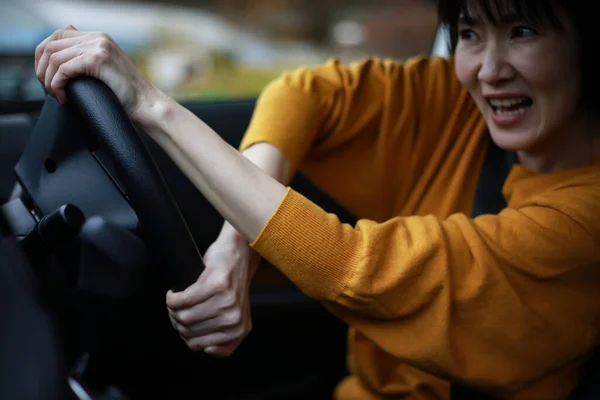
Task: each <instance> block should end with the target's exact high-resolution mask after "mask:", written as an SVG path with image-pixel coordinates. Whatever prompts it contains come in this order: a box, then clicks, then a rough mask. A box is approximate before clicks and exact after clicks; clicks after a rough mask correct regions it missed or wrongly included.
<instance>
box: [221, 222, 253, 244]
mask: <svg viewBox="0 0 600 400" xmlns="http://www.w3.org/2000/svg"><path fill="white" fill-rule="evenodd" d="M217 240H223V241H227V242H230V243H233V244H235V245H242V246H249V243H248V240H246V238H245V237H244V236H243V235H242V234H241V233H240V232H238V230H237V229H235V228H234V227H233V225H231V224H230V223H229V222H227V221H225V223H223V227H222V228H221V232H219V236H218V238H217Z"/></svg>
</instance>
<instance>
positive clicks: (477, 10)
mask: <svg viewBox="0 0 600 400" xmlns="http://www.w3.org/2000/svg"><path fill="white" fill-rule="evenodd" d="M590 4H592V3H590V2H587V1H583V0H438V16H439V19H440V23H441V24H442V25H443V26H445V27H446V28H447V29H448V30H449V34H450V35H449V36H450V43H449V46H450V51H451V52H454V50H455V48H456V43H457V41H458V23H459V18H461V16H466V17H467V18H469V17H474V16H479V17H481V18H483V19H484V20H485V21H487V22H490V23H492V24H500V23H502V22H503V17H504V16H506V15H507V14H509V13H510V14H516V16H517V17H518V18H519V19H520V20H523V21H525V22H528V23H531V24H539V23H550V24H552V25H553V26H554V27H556V28H557V29H562V28H563V26H562V24H561V20H560V18H559V14H560V13H561V11H562V12H564V14H565V15H566V16H567V18H570V19H571V21H573V25H574V27H575V29H576V31H577V35H578V37H579V40H580V49H581V65H582V71H581V79H582V85H581V86H582V88H581V89H582V98H581V100H582V104H583V106H584V107H586V109H587V110H588V111H590V112H593V113H600V100H599V99H598V98H600V96H598V93H599V92H600V79H599V78H598V73H600V64H599V63H597V62H596V61H594V60H595V58H596V57H594V56H595V54H594V53H595V52H596V51H600V35H599V34H598V32H597V29H598V28H597V24H598V23H597V21H596V20H597V14H596V13H595V12H594V11H593V8H592V6H591V5H590Z"/></svg>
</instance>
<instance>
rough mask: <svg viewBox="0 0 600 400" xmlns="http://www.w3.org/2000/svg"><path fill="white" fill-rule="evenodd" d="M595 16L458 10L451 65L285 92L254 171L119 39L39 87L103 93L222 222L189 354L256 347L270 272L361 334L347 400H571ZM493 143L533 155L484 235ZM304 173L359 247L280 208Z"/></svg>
mask: <svg viewBox="0 0 600 400" xmlns="http://www.w3.org/2000/svg"><path fill="white" fill-rule="evenodd" d="M582 4H584V3H583V2H575V1H570V2H567V1H559V0H557V1H550V2H546V1H536V0H529V1H511V0H496V1H494V0H454V1H452V0H447V1H442V2H440V4H439V10H440V16H441V19H442V22H444V23H446V24H447V25H449V28H450V31H451V36H452V38H453V50H454V56H453V58H452V59H451V60H444V59H437V58H436V59H427V58H424V57H417V58H414V59H411V60H409V61H407V62H406V63H399V62H392V61H383V60H379V59H367V60H363V61H361V62H357V63H353V64H351V65H349V66H344V65H341V64H340V63H338V62H336V61H331V62H329V63H327V64H326V65H323V66H320V67H318V68H315V69H306V68H305V69H299V70H297V71H294V72H291V73H286V74H284V75H282V77H281V78H280V79H278V80H276V81H275V82H273V83H272V84H271V85H269V86H268V87H267V88H266V89H265V91H264V92H263V93H262V95H261V97H260V99H259V102H258V105H257V108H256V111H255V114H254V116H253V119H252V123H251V125H250V127H249V129H248V132H247V134H246V136H245V138H244V140H243V143H242V145H241V150H242V151H243V155H244V156H245V157H244V156H242V155H240V153H239V152H238V151H236V149H233V148H231V147H230V146H228V145H227V144H226V143H225V142H224V141H222V140H221V139H220V137H219V136H218V135H217V134H216V133H215V132H213V131H212V130H211V129H210V128H209V127H208V126H206V125H205V124H203V122H202V121H200V120H198V119H197V118H196V117H195V116H194V115H193V114H191V113H190V112H188V111H186V110H185V109H184V108H182V107H180V106H179V105H178V104H177V103H176V102H175V101H173V100H172V99H170V98H168V97H167V96H165V95H164V94H162V93H161V92H160V91H158V90H157V89H156V88H154V87H152V86H151V85H150V84H149V83H148V82H146V81H144V79H143V78H142V77H141V75H140V73H139V72H138V71H136V69H135V68H134V67H133V66H132V64H131V63H130V61H129V60H128V59H127V57H126V56H125V55H124V54H123V52H122V51H121V50H120V49H119V48H118V47H117V46H116V45H115V44H114V42H113V41H112V40H111V39H110V38H109V37H107V36H106V35H103V34H97V33H84V32H79V31H77V30H75V29H74V28H71V27H69V28H67V29H64V30H60V31H57V32H56V33H55V34H53V35H52V36H51V37H50V38H48V39H46V40H45V41H44V42H42V43H41V44H40V45H39V46H38V48H37V49H36V66H35V67H36V72H37V74H38V77H39V79H40V80H41V81H42V82H43V83H44V85H45V86H46V88H47V89H48V91H49V93H50V94H52V95H54V96H56V98H57V99H58V101H60V102H61V103H64V102H66V101H67V98H66V96H65V92H64V86H65V84H66V82H67V81H68V80H69V79H71V78H73V77H75V76H78V75H82V74H86V75H92V76H95V77H97V78H99V79H101V80H103V81H104V82H105V83H107V84H108V86H109V87H111V88H112V89H113V90H114V91H115V93H116V94H117V96H118V97H119V99H120V100H121V102H122V104H123V106H124V107H125V109H126V111H127V113H128V114H129V116H130V117H131V119H132V120H133V121H134V122H135V123H137V124H138V125H140V126H141V127H142V128H143V129H144V130H145V131H146V132H147V133H148V134H149V135H150V136H151V137H152V138H153V139H154V140H155V141H156V142H158V143H159V144H160V145H161V146H162V147H163V148H164V149H165V150H166V151H167V152H168V154H169V155H170V156H171V157H172V158H173V160H174V161H175V162H176V163H177V164H178V165H179V167H180V168H181V169H182V170H183V171H184V172H185V173H186V174H187V176H188V177H189V178H190V179H191V181H192V182H193V183H194V184H195V185H196V186H197V188H198V189H199V190H200V191H201V192H202V193H203V194H204V196H206V198H207V199H208V200H209V201H210V202H211V203H212V204H213V205H214V206H215V207H216V208H217V209H218V210H219V212H220V213H221V214H222V215H223V216H224V218H225V220H226V221H228V222H227V223H226V224H225V226H224V227H223V230H222V232H221V234H220V236H219V238H218V239H217V240H216V242H215V243H214V244H213V245H212V246H211V248H210V249H209V251H208V252H207V254H206V263H207V269H206V270H205V272H204V273H203V274H202V275H201V276H200V278H199V280H198V282H197V283H196V284H194V285H192V286H190V287H189V288H188V289H186V290H185V291H184V292H182V293H171V292H170V293H168V294H167V306H168V308H169V311H170V315H171V317H172V322H173V325H174V327H175V328H176V329H177V330H178V331H179V332H180V334H181V335H182V337H184V339H185V340H186V342H187V343H188V345H189V347H190V348H192V349H194V350H204V351H205V352H207V353H209V354H217V355H227V354H230V353H231V352H232V351H233V350H234V349H235V347H236V346H237V345H238V344H239V342H240V341H241V340H242V338H243V337H244V335H245V334H246V333H247V332H248V331H249V329H250V317H249V311H248V297H247V288H248V282H249V279H250V277H251V275H252V273H253V269H254V267H255V266H256V262H257V259H258V254H260V255H261V256H263V257H265V258H266V259H268V260H269V261H270V262H271V263H272V264H273V265H275V266H276V267H277V268H279V269H280V270H281V271H282V272H284V273H285V274H286V275H287V276H288V277H289V278H290V279H291V280H292V281H293V282H294V283H295V284H296V285H297V286H298V287H299V288H300V289H301V290H303V291H304V292H305V293H307V294H308V295H310V296H312V297H313V298H315V299H318V300H320V301H323V302H324V303H325V304H326V305H327V307H328V308H329V309H330V310H331V311H332V312H333V313H335V314H336V315H337V316H339V317H340V318H342V319H344V320H345V321H346V322H348V323H349V325H350V326H351V329H350V332H349V368H350V370H351V375H350V376H349V377H348V378H346V379H345V380H344V381H343V382H342V383H341V384H340V385H339V387H338V388H337V390H336V397H337V398H339V399H371V398H372V399H375V398H380V397H393V398H398V397H408V398H419V399H445V398H447V397H448V393H449V383H448V382H455V383H460V384H463V385H466V386H470V387H472V388H475V389H477V390H480V391H483V392H488V393H491V394H494V395H496V396H502V397H507V398H515V399H517V398H518V399H520V398H528V399H530V398H543V399H564V398H566V397H567V396H568V394H569V393H570V392H571V391H572V389H573V388H574V387H575V386H576V385H577V382H578V380H579V377H580V376H581V373H582V364H583V362H584V361H585V359H586V358H587V357H588V356H589V354H590V353H591V351H592V350H593V348H594V347H595V346H596V344H597V343H598V340H599V332H598V328H599V327H600V325H599V324H598V319H599V317H600V304H599V303H598V302H597V301H595V300H596V294H595V293H596V292H597V287H598V283H599V282H600V269H599V268H598V267H599V263H600V246H599V243H600V225H599V224H598V221H600V181H599V178H600V157H599V155H600V144H599V141H600V140H599V133H600V122H599V119H598V106H599V102H598V100H597V99H596V96H595V92H596V91H597V89H598V83H597V82H598V81H597V79H596V78H595V76H594V75H593V64H591V59H588V57H590V56H591V55H593V52H594V51H595V49H596V48H597V47H596V46H595V45H596V43H595V42H594V40H596V39H594V38H595V37H596V34H595V32H593V31H592V29H593V28H592V27H593V22H592V19H591V16H590V15H591V14H592V13H591V12H590V10H588V9H587V8H586V7H585V6H583V5H582ZM490 137H491V140H493V142H494V143H496V144H497V145H498V146H499V147H501V148H504V149H505V150H509V151H514V152H515V153H516V156H517V164H516V165H515V166H514V167H513V168H512V170H511V171H510V175H509V176H508V178H507V180H506V182H505V184H504V187H503V194H504V197H505V198H506V201H507V207H506V208H505V209H504V210H503V211H502V212H500V213H499V214H498V215H481V216H479V217H477V218H469V217H468V216H469V215H470V213H471V207H472V204H473V198H474V192H475V185H476V182H477V178H478V176H479V172H480V169H481V165H482V161H483V156H484V153H485V148H486V146H487V145H488V142H489V138H490ZM298 168H302V169H303V171H304V172H306V173H307V175H308V176H309V177H311V178H312V179H313V180H314V182H315V183H316V184H317V185H319V186H320V187H322V188H324V189H325V190H326V191H327V192H328V193H329V194H330V195H332V196H333V197H334V198H335V199H336V200H338V201H339V202H340V203H341V204H342V205H343V206H345V207H346V208H348V209H349V210H350V211H352V212H353V213H354V214H355V215H358V216H359V217H360V218H362V219H361V220H359V222H358V223H357V224H356V226H355V227H351V226H348V225H343V224H341V223H340V222H339V221H338V220H337V218H336V217H335V216H333V215H328V214H326V213H325V212H324V211H323V210H321V209H320V208H318V207H317V206H316V205H314V204H313V203H311V202H310V201H308V200H307V199H305V198H304V197H302V196H301V195H299V194H298V193H296V192H295V191H294V190H292V189H289V188H286V184H287V183H288V182H289V179H290V177H291V176H292V175H293V174H294V173H295V171H296V170H297V169H298ZM254 251H256V252H254Z"/></svg>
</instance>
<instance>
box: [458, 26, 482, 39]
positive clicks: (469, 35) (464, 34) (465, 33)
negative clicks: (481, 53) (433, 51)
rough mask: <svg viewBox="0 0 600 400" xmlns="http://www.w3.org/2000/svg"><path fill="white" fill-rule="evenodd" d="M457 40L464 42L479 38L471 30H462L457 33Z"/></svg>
mask: <svg viewBox="0 0 600 400" xmlns="http://www.w3.org/2000/svg"><path fill="white" fill-rule="evenodd" d="M458 38H459V39H460V40H464V41H472V40H477V39H478V38H479V36H477V33H475V31H474V30H473V29H469V28H464V29H460V30H459V31H458Z"/></svg>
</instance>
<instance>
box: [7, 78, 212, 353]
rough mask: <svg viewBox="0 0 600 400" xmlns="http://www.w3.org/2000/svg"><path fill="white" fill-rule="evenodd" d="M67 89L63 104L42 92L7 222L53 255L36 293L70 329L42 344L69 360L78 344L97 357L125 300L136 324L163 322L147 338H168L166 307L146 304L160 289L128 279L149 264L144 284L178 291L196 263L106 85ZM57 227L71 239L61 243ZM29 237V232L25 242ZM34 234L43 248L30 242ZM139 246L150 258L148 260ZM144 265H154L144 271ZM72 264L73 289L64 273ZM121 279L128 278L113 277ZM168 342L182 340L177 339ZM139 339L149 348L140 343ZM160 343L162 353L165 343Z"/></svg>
mask: <svg viewBox="0 0 600 400" xmlns="http://www.w3.org/2000/svg"><path fill="white" fill-rule="evenodd" d="M66 93H67V96H68V98H69V103H68V104H66V105H63V106H61V105H59V104H58V102H57V101H56V100H55V99H52V98H50V97H47V98H46V101H45V103H44V106H43V108H42V111H41V113H40V115H39V118H38V120H37V123H36V125H35V127H34V128H33V130H32V132H31V135H30V138H29V142H28V144H27V146H26V147H25V149H24V151H23V153H22V155H21V158H20V160H19V162H18V163H17V165H16V166H15V170H14V171H15V174H16V175H17V178H18V181H19V183H20V187H21V189H22V194H21V195H20V196H19V198H17V199H15V200H14V201H12V202H11V207H12V208H11V210H16V211H15V212H14V213H13V214H14V218H13V221H18V222H19V223H17V224H13V228H14V227H17V228H18V227H19V226H21V227H23V228H22V230H21V231H19V232H16V231H15V229H12V230H11V233H12V234H13V235H14V236H17V237H19V236H21V237H23V236H25V235H26V237H25V239H23V241H22V243H24V245H23V247H24V249H25V250H26V253H27V254H28V255H29V256H33V259H34V261H36V262H37V261H39V260H38V258H39V256H40V251H38V250H43V251H42V252H41V253H44V251H46V250H48V249H50V250H51V251H49V253H56V254H60V258H59V259H57V258H54V257H53V256H54V255H56V254H49V256H50V257H49V259H43V260H42V261H40V262H39V263H37V264H36V263H35V262H34V264H36V265H34V266H32V267H33V269H34V270H35V271H36V272H37V273H38V274H40V278H39V282H40V283H42V284H43V285H40V286H45V288H47V289H48V290H47V291H45V294H48V296H44V300H43V301H44V302H45V304H44V305H45V306H46V305H48V308H49V309H50V308H51V309H52V310H53V311H52V315H53V316H56V317H57V319H56V325H57V326H60V328H61V329H60V331H61V332H63V329H62V328H63V327H64V332H75V333H74V334H76V335H77V337H78V339H77V340H75V341H72V340H68V341H67V342H65V343H66V345H67V346H68V347H69V349H68V350H67V351H63V349H58V348H57V349H50V350H52V351H54V353H52V354H62V353H61V352H65V354H67V353H68V357H67V356H65V358H66V359H68V360H67V364H71V359H72V356H77V354H78V353H79V352H87V351H88V350H92V351H95V354H97V355H100V356H101V357H102V354H104V353H105V352H104V349H106V348H107V347H106V344H107V343H109V342H110V340H105V339H106V336H109V335H104V334H105V333H107V332H109V331H110V333H111V334H112V333H115V334H116V335H120V334H121V333H122V332H121V331H117V326H116V325H118V324H113V323H112V321H114V318H113V317H114V316H115V315H116V314H119V315H121V314H120V313H121V311H122V310H123V307H122V306H124V305H126V306H127V307H125V308H127V309H128V310H129V309H130V306H131V308H132V309H135V314H136V318H137V319H136V321H138V322H140V321H141V323H142V324H144V323H145V324H153V323H157V322H158V323H159V325H160V324H162V323H163V322H164V325H165V326H164V327H163V326H162V325H160V326H154V325H153V329H152V330H151V331H152V332H153V335H156V337H154V336H152V337H151V338H150V339H157V340H162V339H165V338H167V340H170V338H171V336H172V337H176V332H175V330H173V329H172V328H171V326H170V324H168V318H166V313H165V312H164V311H161V313H160V314H158V313H157V312H156V311H158V310H157V309H156V308H153V307H154V306H156V304H154V303H152V302H153V301H156V300H157V299H158V300H159V301H160V300H161V299H160V297H161V295H164V292H163V293H162V294H161V293H155V292H152V293H151V296H150V297H151V299H149V298H148V296H144V297H140V296H136V295H134V296H132V297H128V296H129V295H131V294H133V293H132V291H131V288H132V286H128V285H129V284H130V283H131V282H130V281H131V277H132V276H133V277H134V278H136V279H137V278H145V276H144V275H140V274H139V273H146V272H147V271H152V273H153V274H152V279H151V282H153V283H154V284H157V285H153V286H152V287H151V289H152V290H154V289H158V290H162V289H164V290H165V291H166V289H172V290H174V291H181V290H184V289H185V288H186V287H188V286H189V285H191V284H192V283H194V282H195V281H196V280H197V279H198V277H199V275H200V273H201V272H202V271H203V269H204V264H203V261H202V257H201V255H200V252H199V251H198V248H197V246H196V243H195V241H194V238H193V236H192V234H191V232H190V230H189V228H188V226H187V224H186V222H185V220H184V218H183V215H182V213H181V211H180V209H179V207H178V205H177V203H176V202H175V199H174V198H173V196H172V194H171V192H170V190H169V187H168V186H167V184H166V182H165V180H164V179H163V177H162V175H161V173H160V170H159V169H158V167H157V165H156V164H155V162H154V160H153V158H152V155H151V153H150V152H149V150H148V148H147V147H146V146H145V144H144V142H143V140H142V138H141V136H140V135H138V132H137V130H136V128H135V127H134V126H133V124H132V123H131V121H130V120H129V118H128V116H127V114H126V113H125V110H124V109H123V107H122V106H121V104H120V102H119V100H118V98H117V97H116V95H115V94H114V93H113V92H112V90H111V89H110V88H109V87H108V86H106V85H105V84H104V83H103V82H101V81H99V80H97V79H95V78H91V77H78V78H75V79H73V80H71V81H70V82H69V83H68V85H67V87H66ZM100 154H102V159H100ZM104 156H106V157H104ZM11 213H12V211H11ZM32 215H33V216H37V218H32ZM17 230H18V229H17ZM57 232H58V234H57ZM65 232H66V235H65V237H67V239H68V237H70V238H71V239H68V240H67V241H63V242H61V240H62V239H64V237H63V236H61V235H63V234H65ZM69 235H70V236H69ZM29 237H34V238H37V239H35V240H32V243H33V245H31V246H32V247H29V248H28V247H27V243H28V241H27V239H28V238H29ZM74 239H77V240H74ZM141 239H143V240H141ZM40 241H41V242H43V246H44V247H42V248H39V247H35V246H38V245H39V243H40ZM53 246H55V247H53ZM61 246H62V247H61ZM28 249H29V251H28ZM147 254H150V255H151V256H153V260H152V261H153V262H152V263H146V262H147ZM48 260H50V261H49V262H47V261H48ZM57 260H58V262H57ZM154 261H155V262H154ZM119 263H121V264H119ZM146 264H152V266H153V267H154V269H145V268H144V267H145V265H146ZM73 270H75V272H76V275H77V276H76V285H77V288H78V289H81V290H80V291H79V292H77V290H74V289H76V288H74V287H73V283H74V282H73V280H72V279H71V278H72V275H69V274H71V273H72V272H73ZM90 271H92V272H90ZM86 273H87V274H88V275H87V276H85V275H86ZM65 277H67V278H68V279H64V278H65ZM82 279H87V281H85V282H83V281H82ZM125 280H129V282H127V283H123V282H121V281H125ZM140 280H141V279H140ZM156 286H158V287H156ZM75 292H77V295H73V293H75ZM136 293H137V292H136ZM146 294H148V293H146ZM155 294H156V295H157V296H154V295H155ZM132 298H133V299H134V300H133V301H130V300H131V299H132ZM65 299H67V301H65ZM71 299H75V300H71ZM163 299H164V297H163ZM55 300H56V301H57V302H58V303H54V301H55ZM69 300H71V301H69ZM80 300H81V301H80ZM113 300H114V301H113ZM162 301H163V302H164V300H162ZM141 302H144V303H143V304H142V303H141ZM148 302H151V303H150V304H149V305H148V307H146V305H147V304H148ZM56 304H58V307H57V306H56ZM162 304H164V303H162ZM90 305H92V306H90ZM86 307H87V308H86ZM136 307H137V308H136ZM139 307H142V308H144V309H143V310H140V309H139ZM160 310H164V308H160ZM128 315H129V314H128ZM146 318H150V319H146ZM155 318H159V319H158V320H157V319H155ZM76 324H79V325H78V326H75V325H76ZM128 326H129V328H128V329H132V328H131V326H130V325H128ZM161 327H162V328H165V329H166V330H164V331H163V330H162V328H161ZM134 328H135V327H134ZM165 332H168V333H165ZM166 334H168V335H170V336H168V337H166V336H165V335H166ZM70 335H71V334H70V333H68V338H71V336H70ZM146 336H148V337H150V336H151V335H144V337H146ZM82 338H83V339H82ZM150 339H144V340H150ZM168 343H178V345H179V346H180V347H178V348H182V349H183V347H184V346H183V342H181V341H179V340H177V341H169V342H168ZM71 347H72V348H71ZM130 347H131V346H129V345H127V350H129V348H130ZM137 347H140V348H141V349H142V350H144V349H147V347H144V345H143V343H142V344H140V345H138V346H137ZM137 347H136V349H137ZM98 349H101V350H98ZM165 349H167V350H169V355H170V354H171V350H172V348H171V347H165ZM186 350H187V349H186ZM113 351H119V348H115V349H114V350H113ZM189 353H190V354H191V352H189ZM136 354H137V353H136ZM145 364H147V363H145Z"/></svg>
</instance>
